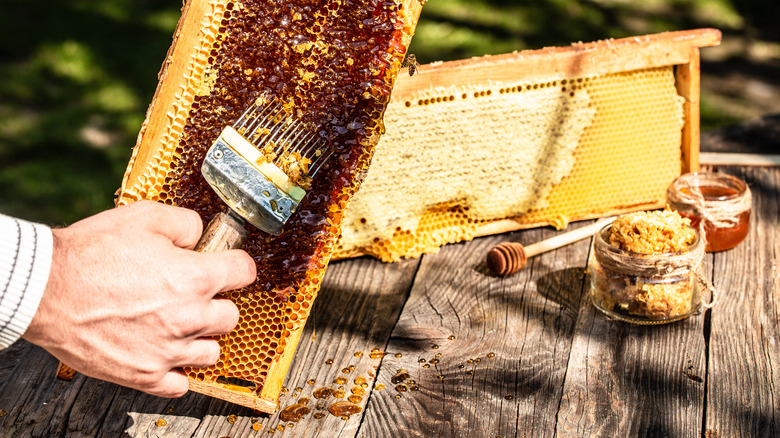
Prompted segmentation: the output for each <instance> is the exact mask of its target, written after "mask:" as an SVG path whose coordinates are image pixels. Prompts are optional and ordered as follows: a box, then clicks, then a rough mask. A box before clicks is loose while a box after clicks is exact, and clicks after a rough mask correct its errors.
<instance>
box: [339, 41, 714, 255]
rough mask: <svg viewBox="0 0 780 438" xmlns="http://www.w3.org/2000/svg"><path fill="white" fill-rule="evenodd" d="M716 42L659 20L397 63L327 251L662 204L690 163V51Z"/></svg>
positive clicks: (406, 250)
mask: <svg viewBox="0 0 780 438" xmlns="http://www.w3.org/2000/svg"><path fill="white" fill-rule="evenodd" d="M719 42H720V32H719V31H717V30H715V29H698V30H691V31H680V32H668V33H661V34H655V35H647V36H641V37H634V38H625V39H619V40H605V41H598V42H592V43H585V44H583V43H577V44H573V45H571V46H569V47H554V48H545V49H541V50H527V51H522V52H514V53H509V54H504V55H497V56H485V57H480V58H472V59H466V60H459V61H451V62H439V63H433V64H428V65H422V66H420V67H419V68H418V69H417V73H416V74H414V75H413V76H408V75H403V76H402V77H400V78H399V79H398V81H397V83H396V86H395V88H394V90H393V95H392V100H391V102H390V104H389V106H388V109H387V112H386V113H385V125H386V128H387V132H386V133H385V135H383V136H382V139H381V140H380V143H379V146H378V147H377V153H376V155H375V156H374V161H373V162H372V165H371V169H370V171H369V172H368V177H367V179H366V181H365V183H364V184H363V186H362V188H361V191H360V193H358V194H357V195H356V197H355V199H354V200H353V201H352V204H351V207H350V210H349V211H348V214H347V218H346V220H345V221H344V223H343V224H342V236H341V238H340V241H339V246H338V247H337V249H336V254H335V255H334V257H338V258H342V257H349V256H355V255H366V254H367V255H371V256H374V257H377V258H379V259H381V260H384V261H395V260H398V259H400V258H402V257H416V256H419V255H421V254H423V253H427V252H435V251H436V250H438V248H439V247H440V246H441V245H444V244H447V243H453V242H458V241H462V240H470V239H472V238H474V237H477V236H483V235H488V234H497V233H502V232H506V231H512V230H517V229H520V228H530V227H536V226H542V225H553V226H555V227H557V228H563V227H565V226H566V225H567V224H568V222H570V221H572V220H581V219H590V218H594V217H601V216H608V215H612V214H618V213H623V212H626V211H633V210H643V209H652V208H658V207H662V206H663V205H664V203H665V197H664V194H665V191H666V187H667V186H668V185H669V184H670V183H671V182H672V180H674V178H675V177H676V176H678V175H679V174H680V173H684V172H692V171H696V170H698V154H699V74H700V72H699V70H700V61H699V49H700V47H703V46H711V45H717V44H718V43H719ZM529 120H538V122H535V123H536V124H532V123H530V122H529ZM556 166H557V167H556ZM410 169H417V172H416V173H415V172H414V171H413V170H410ZM453 169H458V170H457V171H456V170H453ZM551 169H552V170H551ZM461 170H462V171H461ZM399 175H404V176H403V177H400V178H399V177H398V176H399ZM510 176H511V178H510ZM399 180H400V183H399V182H398V181H399ZM404 181H410V183H409V184H404ZM523 190H525V192H523ZM399 194H400V196H399Z"/></svg>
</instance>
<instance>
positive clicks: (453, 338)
mask: <svg viewBox="0 0 780 438" xmlns="http://www.w3.org/2000/svg"><path fill="white" fill-rule="evenodd" d="M447 339H449V340H450V341H454V340H455V335H450V337H449V338H447Z"/></svg>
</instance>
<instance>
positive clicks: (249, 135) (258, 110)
mask: <svg viewBox="0 0 780 438" xmlns="http://www.w3.org/2000/svg"><path fill="white" fill-rule="evenodd" d="M233 127H234V128H235V129H236V130H238V131H239V132H241V135H242V136H243V137H244V138H245V139H247V140H248V141H249V142H250V143H253V144H255V146H256V147H257V144H259V140H261V139H262V140H263V143H267V142H273V143H274V144H275V146H276V147H275V150H274V152H275V153H276V154H277V155H278V156H281V155H282V154H283V153H284V152H285V151H288V152H298V153H299V154H300V155H301V157H302V158H306V159H307V160H309V161H310V163H309V166H308V170H309V171H308V176H309V177H314V175H315V174H316V173H317V172H318V171H319V170H320V169H321V168H322V167H323V165H324V164H325V162H326V161H328V158H330V156H331V155H333V150H331V149H329V148H328V147H327V146H326V145H324V144H323V142H322V139H320V138H318V137H317V133H316V132H314V131H312V130H310V129H307V126H306V125H305V124H303V123H302V122H300V121H299V120H296V119H294V118H292V117H290V116H289V115H288V114H286V113H285V112H284V106H283V105H282V103H281V102H278V101H277V102H273V103H270V102H268V101H265V100H261V99H257V100H255V101H254V102H253V103H252V105H250V106H249V108H247V109H246V111H244V113H243V114H241V116H240V117H239V118H238V120H236V122H235V123H234V124H233ZM242 131H243V132H242ZM258 132H259V134H258ZM255 136H257V137H258V138H255ZM318 151H321V153H320V155H317V152H318Z"/></svg>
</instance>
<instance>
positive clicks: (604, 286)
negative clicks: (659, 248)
mask: <svg viewBox="0 0 780 438" xmlns="http://www.w3.org/2000/svg"><path fill="white" fill-rule="evenodd" d="M686 226H687V227H688V228H689V231H690V232H692V235H693V236H695V237H694V238H693V240H692V242H691V244H690V245H689V246H687V247H686V248H685V249H683V250H680V251H676V252H671V253H661V254H642V253H637V252H632V251H628V250H625V249H621V248H616V247H615V246H613V244H611V243H610V234H611V230H610V229H611V227H612V225H607V226H606V227H604V228H603V229H602V230H601V231H600V232H599V233H597V234H596V235H595V236H594V239H593V251H592V254H593V256H592V257H591V259H590V261H589V263H588V273H589V275H590V293H591V299H592V301H593V304H594V305H595V306H596V308H597V309H598V310H600V311H601V312H603V313H605V314H606V315H607V316H609V317H611V318H613V319H616V320H620V321H623V322H629V323H633V324H644V325H651V324H664V323H669V322H673V321H678V320H681V319H684V318H687V317H689V316H690V315H692V314H694V313H695V312H697V311H698V310H699V308H700V306H701V305H702V302H701V298H700V290H701V289H700V287H699V280H698V279H699V275H700V274H699V272H701V264H702V259H703V256H704V245H703V244H702V241H701V239H700V238H699V235H698V232H696V230H695V229H693V228H692V227H690V226H689V225H686Z"/></svg>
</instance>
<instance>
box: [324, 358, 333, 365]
mask: <svg viewBox="0 0 780 438" xmlns="http://www.w3.org/2000/svg"><path fill="white" fill-rule="evenodd" d="M325 365H333V359H328V360H326V361H325Z"/></svg>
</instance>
